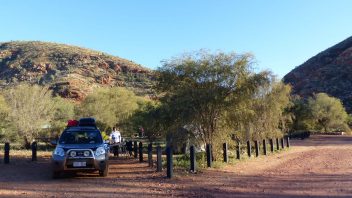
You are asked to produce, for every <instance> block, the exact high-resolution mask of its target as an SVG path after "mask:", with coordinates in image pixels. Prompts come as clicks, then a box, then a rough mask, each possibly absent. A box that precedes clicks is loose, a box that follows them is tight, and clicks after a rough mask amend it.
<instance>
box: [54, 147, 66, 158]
mask: <svg viewBox="0 0 352 198" xmlns="http://www.w3.org/2000/svg"><path fill="white" fill-rule="evenodd" d="M54 155H58V156H61V157H63V156H65V151H64V149H62V148H61V147H56V148H55V150H54Z"/></svg>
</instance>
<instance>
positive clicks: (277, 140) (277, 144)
mask: <svg viewBox="0 0 352 198" xmlns="http://www.w3.org/2000/svg"><path fill="white" fill-rule="evenodd" d="M276 150H280V145H279V138H276Z"/></svg>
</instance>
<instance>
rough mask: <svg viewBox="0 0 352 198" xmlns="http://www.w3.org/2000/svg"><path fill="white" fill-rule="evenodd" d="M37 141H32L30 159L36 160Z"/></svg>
mask: <svg viewBox="0 0 352 198" xmlns="http://www.w3.org/2000/svg"><path fill="white" fill-rule="evenodd" d="M37 147H38V145H37V142H36V141H34V142H32V145H31V149H32V161H37Z"/></svg>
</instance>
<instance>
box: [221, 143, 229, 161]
mask: <svg viewBox="0 0 352 198" xmlns="http://www.w3.org/2000/svg"><path fill="white" fill-rule="evenodd" d="M222 148H223V154H224V162H226V163H228V162H229V156H228V153H227V150H228V146H227V143H224V144H223V145H222Z"/></svg>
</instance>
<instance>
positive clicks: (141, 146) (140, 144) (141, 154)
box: [139, 142, 143, 162]
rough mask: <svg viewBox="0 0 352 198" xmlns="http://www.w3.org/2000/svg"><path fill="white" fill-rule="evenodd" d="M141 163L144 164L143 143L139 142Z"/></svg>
mask: <svg viewBox="0 0 352 198" xmlns="http://www.w3.org/2000/svg"><path fill="white" fill-rule="evenodd" d="M139 162H143V143H142V142H139Z"/></svg>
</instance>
